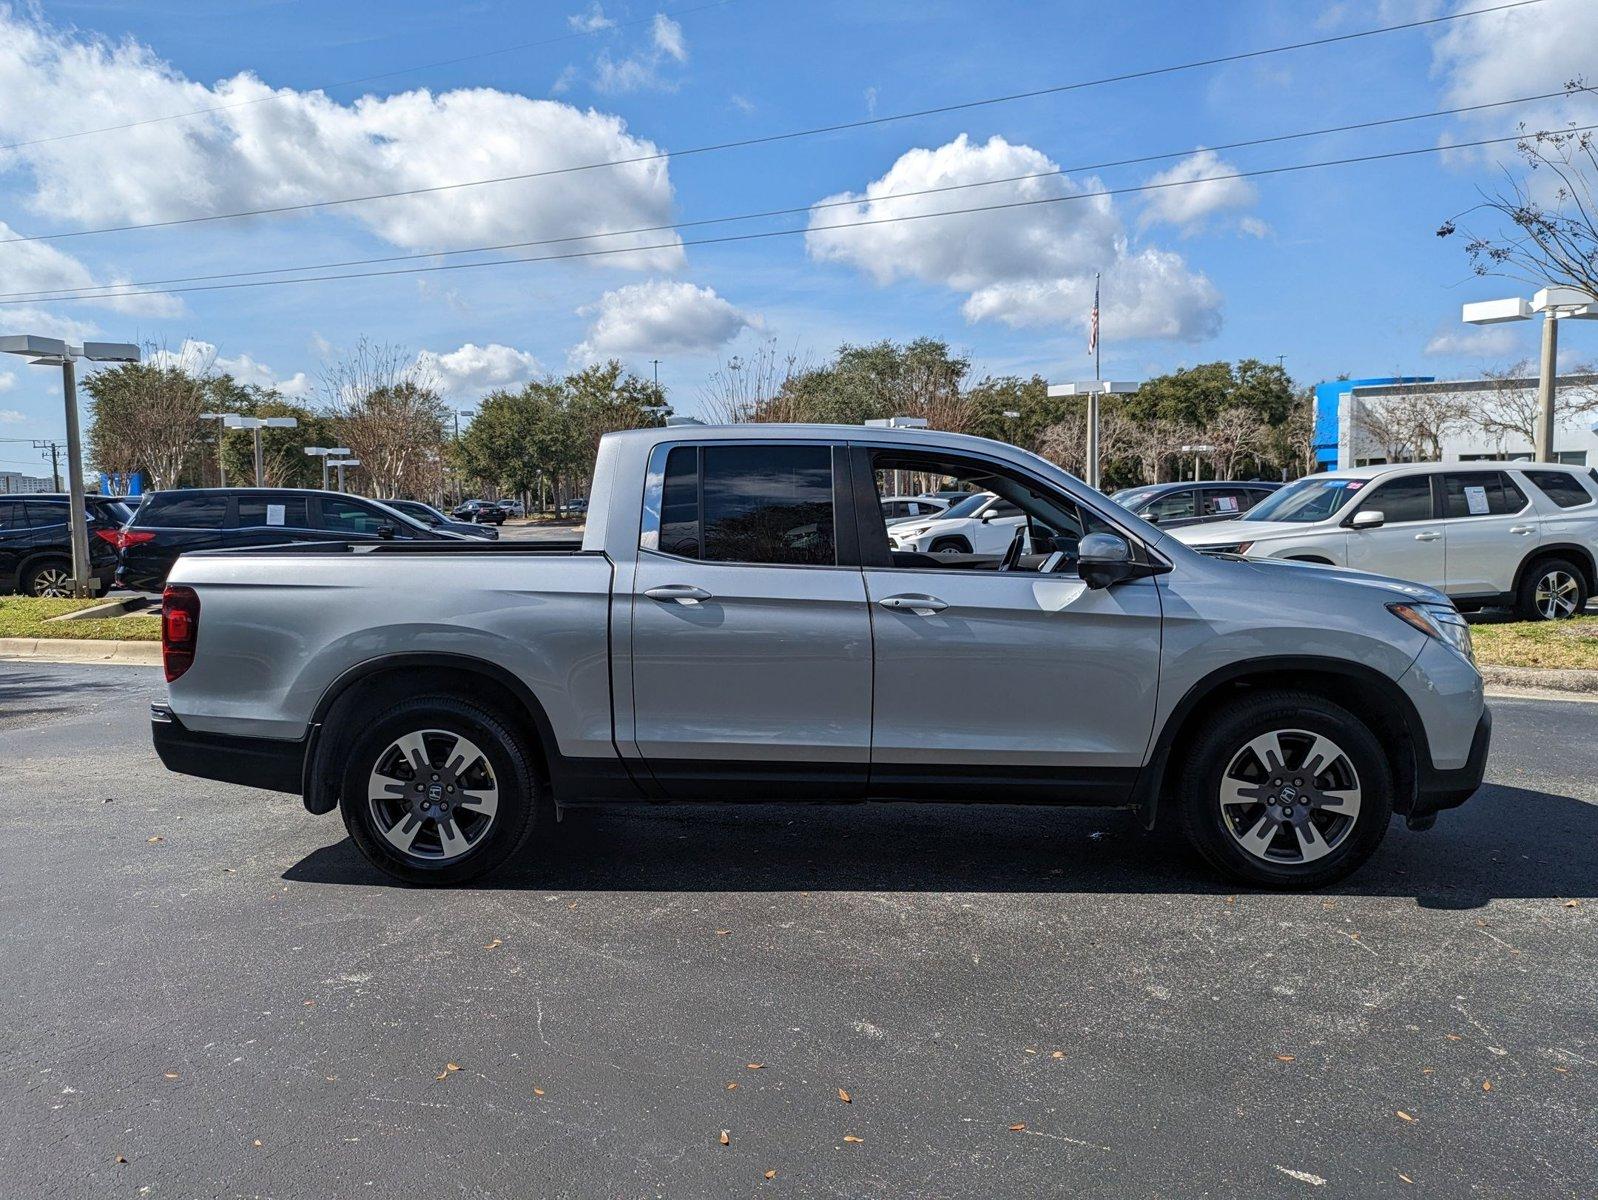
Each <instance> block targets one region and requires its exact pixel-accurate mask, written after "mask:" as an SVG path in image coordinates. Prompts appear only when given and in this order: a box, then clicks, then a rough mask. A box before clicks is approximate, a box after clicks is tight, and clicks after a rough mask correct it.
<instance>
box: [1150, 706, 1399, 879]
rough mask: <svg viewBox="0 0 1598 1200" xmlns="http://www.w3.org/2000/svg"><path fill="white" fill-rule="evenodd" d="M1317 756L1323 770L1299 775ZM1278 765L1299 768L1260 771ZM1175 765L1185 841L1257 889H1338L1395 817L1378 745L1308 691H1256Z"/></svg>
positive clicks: (1215, 721)
mask: <svg viewBox="0 0 1598 1200" xmlns="http://www.w3.org/2000/svg"><path fill="white" fill-rule="evenodd" d="M1273 735H1274V740H1273ZM1262 746H1263V748H1264V755H1263V756H1262V755H1261V753H1260V751H1259V749H1257V747H1262ZM1278 752H1279V753H1278ZM1312 755H1314V756H1315V757H1314V759H1313V762H1318V763H1320V768H1319V770H1318V772H1317V773H1316V774H1315V775H1313V776H1311V775H1310V774H1309V773H1308V772H1304V773H1303V774H1299V773H1297V772H1298V771H1299V770H1301V769H1302V768H1303V767H1305V766H1307V765H1312V758H1311V756H1312ZM1268 759H1269V760H1275V761H1274V762H1270V763H1268V762H1267V760H1268ZM1278 763H1280V764H1281V765H1283V766H1285V764H1287V763H1292V764H1294V768H1293V769H1292V771H1291V772H1290V771H1288V770H1284V771H1283V772H1282V774H1280V775H1276V774H1273V773H1271V772H1269V771H1266V770H1264V769H1263V768H1264V767H1266V766H1267V765H1276V764H1278ZM1178 767H1179V769H1180V770H1181V771H1182V775H1181V781H1180V783H1179V785H1178V793H1177V801H1178V805H1179V808H1180V812H1181V819H1182V828H1183V831H1184V832H1185V833H1186V834H1187V838H1188V841H1189V842H1191V843H1192V845H1193V847H1194V849H1196V850H1197V851H1198V852H1199V854H1200V855H1202V856H1203V857H1204V859H1205V860H1206V861H1207V862H1208V863H1209V864H1210V865H1211V866H1213V867H1215V868H1216V869H1217V870H1219V871H1220V872H1222V873H1223V874H1225V875H1227V876H1228V877H1230V878H1232V879H1236V880H1239V881H1241V882H1244V883H1249V884H1254V885H1257V886H1260V887H1270V888H1317V887H1324V886H1326V885H1327V884H1330V883H1335V882H1336V881H1337V880H1339V879H1342V878H1343V877H1344V876H1346V875H1348V874H1349V873H1350V872H1352V871H1354V870H1356V869H1357V868H1358V867H1359V866H1360V865H1361V864H1362V863H1364V861H1365V860H1366V859H1368V858H1369V857H1370V856H1371V855H1372V854H1373V853H1375V850H1376V847H1377V846H1379V845H1380V844H1381V840H1382V838H1383V836H1385V835H1386V833H1387V826H1388V823H1389V820H1390V818H1391V817H1392V815H1393V783H1392V771H1391V769H1390V768H1389V766H1388V763H1387V755H1386V754H1385V753H1384V752H1383V750H1382V747H1381V745H1380V743H1378V742H1377V740H1376V738H1375V736H1374V735H1373V734H1372V733H1371V731H1370V730H1369V729H1368V728H1367V727H1366V726H1365V724H1364V723H1363V722H1361V721H1360V720H1359V719H1358V718H1357V717H1355V716H1354V715H1353V714H1352V713H1350V712H1349V711H1348V710H1347V709H1344V708H1342V707H1341V706H1340V705H1337V704H1333V703H1332V702H1331V701H1330V700H1326V699H1323V698H1322V697H1320V696H1316V695H1313V694H1311V693H1308V692H1292V691H1269V692H1260V693H1257V694H1251V695H1247V696H1245V697H1243V698H1241V699H1239V700H1236V701H1234V702H1233V703H1231V704H1229V705H1227V706H1226V707H1224V708H1222V709H1221V711H1220V712H1218V713H1217V714H1216V715H1215V716H1214V717H1212V718H1211V719H1210V720H1209V722H1208V723H1207V724H1206V725H1205V726H1204V727H1203V728H1202V729H1201V730H1200V731H1199V732H1198V735H1197V736H1196V737H1195V738H1194V739H1193V741H1192V742H1191V743H1190V744H1189V746H1188V748H1187V754H1186V762H1185V763H1181V764H1178ZM1275 780H1281V781H1282V782H1281V784H1279V785H1278V784H1276V783H1275V782H1274V781H1275ZM1278 788H1280V789H1281V790H1278ZM1284 793H1285V796H1286V800H1287V801H1288V803H1283V797H1284ZM1331 793H1336V794H1335V795H1332V794H1331ZM1255 794H1257V795H1259V796H1260V797H1261V798H1260V799H1259V800H1254V799H1252V798H1251V796H1252V795H1255ZM1223 796H1226V797H1231V799H1227V800H1225V801H1224V802H1223ZM1272 798H1274V801H1275V802H1274V803H1269V802H1268V801H1270V800H1271V799H1272ZM1293 801H1299V802H1298V803H1293ZM1350 806H1351V807H1352V810H1353V811H1352V813H1345V812H1344V811H1342V810H1344V809H1346V808H1349V807H1350ZM1248 846H1251V847H1252V848H1246V847H1248Z"/></svg>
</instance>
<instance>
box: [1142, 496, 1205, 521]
mask: <svg viewBox="0 0 1598 1200" xmlns="http://www.w3.org/2000/svg"><path fill="white" fill-rule="evenodd" d="M1142 515H1143V516H1144V518H1146V519H1147V520H1150V521H1153V522H1154V523H1155V524H1156V525H1157V524H1159V523H1160V522H1161V521H1180V520H1181V519H1182V518H1183V517H1193V516H1197V515H1198V514H1197V513H1196V512H1195V511H1194V508H1193V493H1192V491H1191V490H1188V489H1184V490H1182V491H1180V492H1170V493H1168V494H1166V495H1164V496H1161V497H1160V498H1159V499H1158V500H1151V501H1150V502H1149V504H1148V507H1146V508H1145V509H1144V510H1143V513H1142Z"/></svg>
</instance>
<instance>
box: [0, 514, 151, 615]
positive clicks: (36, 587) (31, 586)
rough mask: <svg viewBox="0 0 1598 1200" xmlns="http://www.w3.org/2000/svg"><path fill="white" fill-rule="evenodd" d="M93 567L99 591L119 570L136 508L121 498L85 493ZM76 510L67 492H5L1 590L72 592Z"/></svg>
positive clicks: (40, 593)
mask: <svg viewBox="0 0 1598 1200" xmlns="http://www.w3.org/2000/svg"><path fill="white" fill-rule="evenodd" d="M84 507H85V509H86V510H87V516H88V521H89V570H90V573H91V574H92V575H93V576H94V578H95V579H97V580H99V581H100V590H101V591H104V590H105V589H106V588H108V587H110V586H111V582H112V580H113V579H114V578H115V576H116V570H117V539H118V536H119V534H120V532H121V529H122V526H123V524H124V523H125V522H126V521H127V520H128V518H129V517H131V516H132V515H133V511H132V510H131V509H130V508H129V507H128V506H127V504H126V502H124V501H123V500H122V499H121V497H119V496H85V497H84ZM71 511H72V510H71V509H70V508H69V507H68V499H67V497H66V496H63V495H60V494H57V493H49V492H45V493H41V494H39V495H29V496H0V589H4V590H5V591H8V592H21V593H22V594H23V595H26V596H70V595H72V530H71V526H70V524H69V523H68V521H67V516H68V514H69V513H70V512H71Z"/></svg>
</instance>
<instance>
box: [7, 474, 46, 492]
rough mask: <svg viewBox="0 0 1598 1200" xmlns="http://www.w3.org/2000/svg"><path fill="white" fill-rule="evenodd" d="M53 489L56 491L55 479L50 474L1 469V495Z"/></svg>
mask: <svg viewBox="0 0 1598 1200" xmlns="http://www.w3.org/2000/svg"><path fill="white" fill-rule="evenodd" d="M53 491H55V480H53V479H51V478H50V477H49V476H48V475H24V474H22V472H20V471H0V495H12V494H15V493H17V492H53Z"/></svg>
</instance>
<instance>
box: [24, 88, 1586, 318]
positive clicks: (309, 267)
mask: <svg viewBox="0 0 1598 1200" xmlns="http://www.w3.org/2000/svg"><path fill="white" fill-rule="evenodd" d="M1567 94H1568V93H1566V92H1565V91H1563V90H1560V91H1557V92H1544V93H1541V94H1539V95H1535V96H1520V97H1517V98H1515V99H1512V100H1494V101H1490V102H1488V103H1484V104H1471V105H1466V106H1463V107H1460V108H1444V109H1437V110H1434V111H1432V112H1424V113H1411V114H1409V115H1407V116H1402V117H1381V118H1377V119H1374V120H1369V121H1358V122H1354V123H1352V124H1348V125H1332V126H1327V127H1325V128H1322V129H1309V130H1303V131H1300V132H1297V133H1282V134H1273V135H1271V136H1268V137H1258V138H1249V139H1247V140H1245V141H1239V142H1222V143H1219V144H1217V145H1213V146H1204V147H1203V149H1205V150H1212V151H1220V150H1238V149H1244V148H1247V147H1253V146H1265V145H1271V144H1274V143H1279V142H1287V141H1297V140H1302V139H1304V138H1312V137H1324V136H1327V135H1330V134H1334V133H1350V132H1354V131H1358V130H1365V129H1375V128H1379V127H1382V126H1387V125H1400V124H1405V123H1408V122H1413V121H1422V120H1427V119H1431V118H1436V117H1451V116H1458V115H1460V114H1462V113H1471V112H1480V111H1482V110H1484V109H1490V108H1504V107H1506V106H1510V105H1515V104H1531V103H1535V102H1537V101H1539V100H1552V99H1562V98H1564V97H1565V96H1566V95H1567ZM1192 153H1194V151H1193V149H1192V148H1186V149H1182V150H1170V151H1164V152H1162V153H1159V154H1143V155H1139V156H1137V157H1136V158H1123V159H1116V160H1113V161H1108V162H1099V163H1085V164H1082V165H1079V166H1071V167H1057V168H1055V169H1054V170H1052V171H1032V172H1028V173H1026V174H1023V175H1007V176H1002V177H999V178H995V179H979V180H973V181H972V182H970V183H953V184H945V185H943V186H940V187H930V188H919V189H916V190H914V191H906V192H891V193H888V194H886V195H881V196H872V197H870V200H871V201H872V202H873V203H875V202H877V201H881V200H904V199H910V198H913V197H916V196H929V195H934V194H938V193H943V192H956V191H964V190H966V189H969V188H979V187H993V186H996V185H998V184H1005V183H1021V182H1025V181H1027V180H1032V179H1051V178H1054V177H1056V176H1061V175H1070V174H1080V173H1082V172H1086V171H1102V170H1108V169H1110V168H1112V167H1126V166H1136V165H1139V164H1142V163H1152V162H1160V161H1164V160H1168V159H1172V158H1184V157H1186V156H1187V155H1190V154H1192ZM858 203H860V201H859V200H858V199H850V200H825V201H819V202H817V203H814V204H806V205H800V206H797V207H791V208H773V209H767V210H765V211H763V212H753V213H741V214H738V215H736V216H727V217H703V218H700V219H698V220H693V221H675V222H666V223H664V224H659V225H640V226H636V227H634V228H632V229H614V230H603V231H599V232H595V233H578V234H568V235H566V236H563V237H551V238H539V239H535V240H532V241H522V242H499V243H496V244H493V245H487V246H466V247H462V248H460V249H457V250H428V251H419V252H417V253H413V254H387V255H381V256H378V257H375V258H353V259H344V260H341V261H338V262H326V263H309V264H305V265H303V266H296V267H270V268H263V269H261V270H254V271H219V272H216V273H214V274H210V275H177V276H173V277H170V278H167V279H145V280H138V281H134V282H122V283H103V284H96V285H94V286H92V287H91V286H85V287H64V288H41V289H36V290H33V291H26V292H0V300H10V299H24V298H26V299H30V300H34V301H38V302H45V301H49V300H53V299H56V298H59V297H69V298H72V299H88V298H91V296H93V295H95V294H99V295H102V296H103V297H104V298H105V299H116V298H117V297H118V296H120V295H122V294H123V292H122V291H120V290H119V289H126V288H153V287H161V286H165V285H167V284H177V283H203V282H208V281H210V280H215V279H244V278H250V277H258V276H263V275H287V274H293V273H297V272H302V271H332V270H339V269H341V268H344V267H364V266H373V265H376V264H379V263H391V262H412V261H415V260H416V259H430V258H443V257H451V256H454V255H460V254H488V253H492V252H494V251H497V250H525V249H529V248H531V247H534V246H550V245H558V244H561V243H565V242H584V241H591V240H593V239H595V238H610V237H630V236H635V235H637V234H641V233H659V232H662V231H663V230H667V229H693V228H699V227H702V226H706V225H725V224H729V223H731V222H735V221H757V220H763V219H767V218H770V217H786V216H793V215H795V214H797V213H806V212H813V211H815V210H816V209H826V208H839V207H848V206H851V205H856V204H858Z"/></svg>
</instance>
